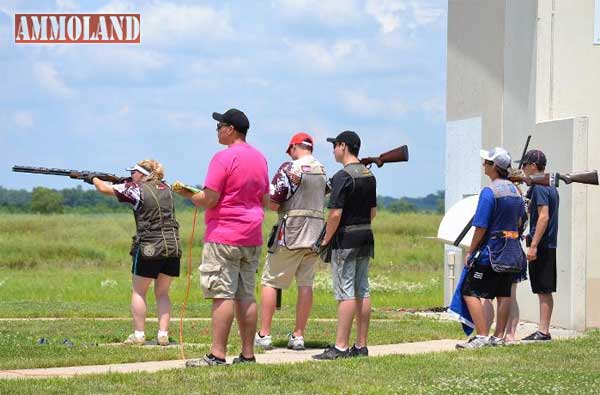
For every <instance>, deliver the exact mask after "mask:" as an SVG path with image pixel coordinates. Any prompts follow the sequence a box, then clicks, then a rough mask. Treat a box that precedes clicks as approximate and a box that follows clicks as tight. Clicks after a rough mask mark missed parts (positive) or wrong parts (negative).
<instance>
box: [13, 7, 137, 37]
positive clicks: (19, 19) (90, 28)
mask: <svg viewBox="0 0 600 395" xmlns="http://www.w3.org/2000/svg"><path fill="white" fill-rule="evenodd" d="M140 21H141V18H140V14H15V43H17V44H26V43H52V44H54V43H69V44H71V43H72V44H76V43H88V44H89V43H99V44H117V43H139V42H140V23H141V22H140Z"/></svg>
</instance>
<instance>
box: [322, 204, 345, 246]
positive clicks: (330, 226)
mask: <svg viewBox="0 0 600 395" xmlns="http://www.w3.org/2000/svg"><path fill="white" fill-rule="evenodd" d="M341 219H342V209H341V208H333V209H331V210H329V215H328V216H327V227H326V228H325V237H324V238H323V242H322V243H321V245H327V244H329V243H330V242H331V239H332V238H333V235H334V234H335V232H336V231H337V228H338V226H339V225H340V220H341Z"/></svg>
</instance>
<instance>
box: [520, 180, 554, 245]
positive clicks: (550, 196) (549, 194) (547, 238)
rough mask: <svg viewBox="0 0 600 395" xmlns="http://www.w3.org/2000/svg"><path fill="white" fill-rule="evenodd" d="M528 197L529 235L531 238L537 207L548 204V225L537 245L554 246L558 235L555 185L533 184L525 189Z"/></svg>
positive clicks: (536, 218) (535, 224) (534, 226)
mask: <svg viewBox="0 0 600 395" xmlns="http://www.w3.org/2000/svg"><path fill="white" fill-rule="evenodd" d="M527 197H528V198H529V217H530V221H529V236H530V237H531V238H533V236H534V235H535V228H536V226H537V221H538V218H539V215H538V208H539V207H540V206H548V215H549V217H550V218H549V220H548V227H546V231H545V232H544V235H543V236H542V238H541V240H540V243H539V245H538V247H542V248H556V239H557V237H558V191H557V190H556V188H555V187H546V186H543V185H533V186H532V187H531V188H529V190H528V191H527Z"/></svg>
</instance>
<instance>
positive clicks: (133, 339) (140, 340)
mask: <svg viewBox="0 0 600 395" xmlns="http://www.w3.org/2000/svg"><path fill="white" fill-rule="evenodd" d="M145 343H146V336H141V337H137V336H136V335H135V333H132V334H131V335H129V336H128V337H127V339H125V341H123V344H134V345H137V346H143V345H144V344H145Z"/></svg>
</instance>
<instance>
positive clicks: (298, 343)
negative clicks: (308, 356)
mask: <svg viewBox="0 0 600 395" xmlns="http://www.w3.org/2000/svg"><path fill="white" fill-rule="evenodd" d="M288 338H289V340H288V345H287V348H289V349H290V350H296V351H301V350H304V337H302V336H294V335H293V334H291V333H290V334H289V335H288Z"/></svg>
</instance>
